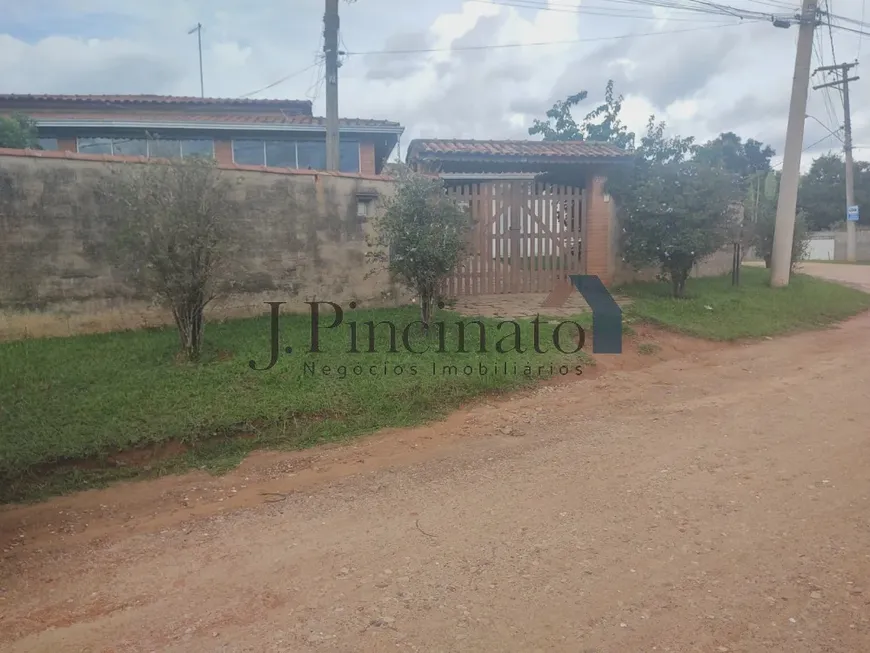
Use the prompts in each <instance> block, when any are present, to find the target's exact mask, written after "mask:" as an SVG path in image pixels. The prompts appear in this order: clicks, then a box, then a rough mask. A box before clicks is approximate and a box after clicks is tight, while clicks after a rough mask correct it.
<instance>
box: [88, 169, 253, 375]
mask: <svg viewBox="0 0 870 653" xmlns="http://www.w3.org/2000/svg"><path fill="white" fill-rule="evenodd" d="M100 193H101V195H102V196H103V197H104V198H105V200H106V204H107V206H108V207H110V208H111V209H112V210H111V211H110V216H109V217H108V218H107V219H106V225H105V226H106V229H107V231H108V232H109V237H108V240H109V241H110V244H111V246H110V248H109V252H110V253H111V255H112V260H113V263H114V264H115V266H116V267H117V268H118V269H120V270H121V271H122V272H123V273H125V275H126V276H127V278H128V280H130V281H131V282H134V283H135V284H136V285H137V286H138V287H139V288H141V289H142V290H144V291H145V292H147V293H148V294H150V295H151V296H153V297H154V298H156V299H158V300H159V301H161V302H162V303H164V304H165V305H166V306H168V307H169V308H170V309H171V310H172V315H173V317H174V318H175V323H176V326H177V327H178V333H179V339H180V342H181V349H182V351H183V352H184V354H185V356H186V357H187V358H188V359H189V360H196V359H198V357H199V355H200V351H201V349H202V344H203V331H204V328H205V319H204V316H203V313H204V310H205V307H206V306H207V305H208V304H209V303H210V302H211V301H212V300H213V299H214V298H215V297H216V296H217V293H218V288H219V285H220V283H221V282H222V281H224V280H225V278H226V276H227V275H226V272H227V270H226V264H227V261H228V258H229V254H230V252H231V250H232V249H233V248H237V247H239V246H240V242H239V238H238V237H239V236H240V235H241V232H240V231H239V230H238V229H236V228H235V224H236V222H235V220H236V217H237V216H238V207H237V205H236V204H235V203H234V202H233V201H232V200H231V196H230V193H231V186H230V184H229V183H228V182H227V181H226V180H224V179H222V178H221V176H220V171H219V170H218V169H217V167H216V164H215V162H214V161H213V160H211V159H205V158H198V157H196V158H191V159H181V160H177V161H172V162H171V163H156V162H155V163H149V164H145V165H136V166H133V165H130V166H124V167H123V168H121V169H118V171H116V172H115V174H114V175H113V176H112V177H110V178H109V179H108V180H107V181H106V182H105V183H104V184H103V185H102V187H101V188H100Z"/></svg>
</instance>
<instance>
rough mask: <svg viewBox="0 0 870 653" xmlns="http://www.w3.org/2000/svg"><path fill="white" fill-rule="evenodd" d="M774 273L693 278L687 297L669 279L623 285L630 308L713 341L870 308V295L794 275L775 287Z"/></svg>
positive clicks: (785, 329)
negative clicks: (737, 281) (736, 279)
mask: <svg viewBox="0 0 870 653" xmlns="http://www.w3.org/2000/svg"><path fill="white" fill-rule="evenodd" d="M769 279H770V273H769V271H768V270H765V269H763V268H754V267H744V268H743V270H742V271H741V285H740V286H739V287H738V288H735V287H733V286H732V285H731V277H730V275H726V276H723V277H707V278H701V279H690V280H689V282H688V284H687V285H686V295H687V296H686V298H684V299H673V298H671V297H670V287H669V286H668V285H667V284H664V283H638V284H631V285H627V286H624V287H622V288H620V289H619V290H618V292H620V293H621V294H624V295H627V296H629V297H631V298H632V300H633V301H632V305H631V307H630V308H629V313H630V314H631V315H632V316H634V317H635V318H637V319H640V320H645V321H647V322H651V323H654V324H657V325H660V326H663V327H665V328H668V329H672V330H675V331H679V332H681V333H686V334H689V335H693V336H700V337H702V338H708V339H712V340H738V339H743V338H759V337H764V336H774V335H779V334H783V333H790V332H794V331H800V330H805V329H814V328H820V327H824V326H828V325H830V324H832V323H834V322H837V321H839V320H843V319H846V318H848V317H851V316H853V315H856V314H857V313H860V312H861V311H864V310H867V309H868V308H870V294H867V293H864V292H861V291H860V290H856V289H853V288H848V287H846V286H843V285H840V284H837V283H832V282H829V281H824V280H822V279H816V278H813V277H809V276H805V275H800V274H798V275H794V276H792V278H791V281H790V283H789V285H788V286H786V287H785V288H771V287H770V285H769V284H768V281H769Z"/></svg>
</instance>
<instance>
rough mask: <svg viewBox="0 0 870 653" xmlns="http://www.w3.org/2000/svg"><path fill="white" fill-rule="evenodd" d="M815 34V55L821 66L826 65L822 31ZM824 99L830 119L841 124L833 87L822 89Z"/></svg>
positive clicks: (836, 123)
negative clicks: (816, 39)
mask: <svg viewBox="0 0 870 653" xmlns="http://www.w3.org/2000/svg"><path fill="white" fill-rule="evenodd" d="M815 36H816V37H817V38H818V41H819V43H818V47H816V41H815V39H814V40H813V55H814V56H815V58H816V61H817V62H818V64H819V66H820V67H824V66H825V57H824V55H823V54H822V53H823V52H824V48H823V47H822V46H823V45H824V44H823V43H822V36H821V33H819V32H816V33H815ZM822 101H823V102H824V105H825V113H826V114H827V116H828V120H829V121H830V122H831V123H832V124H833V125H834V126H835V127H836V126H839V124H840V119H839V117H838V116H837V111H836V110H835V109H834V102H833V100H832V99H831V89H830V88H825V89H823V90H822Z"/></svg>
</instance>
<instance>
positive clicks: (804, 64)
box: [770, 0, 817, 288]
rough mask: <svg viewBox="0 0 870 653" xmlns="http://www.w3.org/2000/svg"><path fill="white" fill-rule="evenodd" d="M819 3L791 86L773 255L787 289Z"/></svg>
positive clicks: (810, 11)
mask: <svg viewBox="0 0 870 653" xmlns="http://www.w3.org/2000/svg"><path fill="white" fill-rule="evenodd" d="M816 22H817V21H816V2H815V0H803V5H802V7H801V18H800V31H799V32H798V43H797V54H796V55H795V61H794V78H793V79H792V86H791V104H790V105H789V110H788V127H787V129H786V137H785V151H784V152H783V157H782V181H781V183H780V186H779V199H778V200H777V204H776V227H775V228H774V232H773V252H772V257H771V263H770V285H771V286H773V287H775V288H776V287H779V286H787V285H788V282H789V277H790V275H791V251H792V244H793V243H794V223H795V215H796V213H797V193H798V182H799V181H800V173H801V150H802V149H803V140H804V122H805V121H806V113H807V95H808V94H809V91H810V63H811V60H812V56H813V32H814V31H815V29H816Z"/></svg>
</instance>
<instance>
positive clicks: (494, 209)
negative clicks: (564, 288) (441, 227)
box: [444, 181, 585, 297]
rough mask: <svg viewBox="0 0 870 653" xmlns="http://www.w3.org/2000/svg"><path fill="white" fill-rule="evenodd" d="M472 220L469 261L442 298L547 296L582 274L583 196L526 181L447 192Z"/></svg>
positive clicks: (572, 190) (571, 189)
mask: <svg viewBox="0 0 870 653" xmlns="http://www.w3.org/2000/svg"><path fill="white" fill-rule="evenodd" d="M447 194H448V196H449V197H451V198H452V199H454V200H456V201H457V202H460V203H461V204H465V205H466V206H468V207H469V208H470V210H471V215H472V217H473V218H474V223H475V226H474V229H473V231H472V232H471V234H470V243H469V249H468V256H467V258H466V259H465V261H464V262H463V263H461V264H460V265H459V266H458V267H457V269H456V271H455V273H454V274H453V276H452V277H451V278H450V279H448V281H447V283H446V287H445V288H444V292H445V295H446V296H448V297H456V296H460V295H488V294H502V293H549V292H550V291H551V290H553V289H554V288H555V287H556V286H557V285H558V284H559V283H560V281H562V280H564V279H566V278H567V275H569V274H579V273H581V272H582V269H581V265H582V261H581V242H582V235H583V229H584V226H585V225H584V222H585V220H584V217H585V210H584V208H585V205H584V201H583V199H584V198H583V191H582V189H580V188H574V187H572V186H552V185H547V184H536V183H534V182H525V181H504V182H493V183H483V184H470V185H465V186H455V187H452V188H448V190H447Z"/></svg>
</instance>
